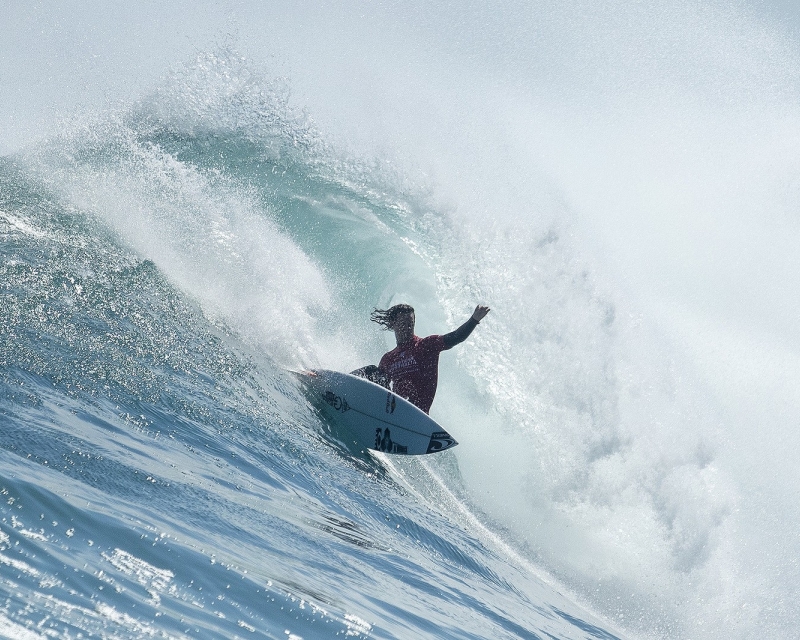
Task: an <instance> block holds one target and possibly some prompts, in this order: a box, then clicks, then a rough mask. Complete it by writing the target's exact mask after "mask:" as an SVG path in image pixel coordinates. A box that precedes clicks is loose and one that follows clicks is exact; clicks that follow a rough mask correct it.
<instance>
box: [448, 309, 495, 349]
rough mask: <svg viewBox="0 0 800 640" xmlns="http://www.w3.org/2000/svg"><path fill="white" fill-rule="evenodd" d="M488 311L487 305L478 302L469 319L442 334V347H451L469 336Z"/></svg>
mask: <svg viewBox="0 0 800 640" xmlns="http://www.w3.org/2000/svg"><path fill="white" fill-rule="evenodd" d="M489 311H490V309H489V307H485V306H483V305H480V304H479V305H478V306H477V307H475V311H473V312H472V316H471V317H470V319H469V320H467V321H466V322H465V323H464V324H462V325H461V326H460V327H459V328H458V329H456V330H455V331H451V332H450V333H446V334H445V335H443V336H442V338H443V339H444V348H445V349H452V348H453V347H455V346H456V345H457V344H461V343H462V342H464V340H466V339H467V338H468V337H469V334H470V333H472V330H473V329H474V328H475V327H477V326H478V324H480V321H481V320H483V319H484V318H485V317H486V314H487V313H489Z"/></svg>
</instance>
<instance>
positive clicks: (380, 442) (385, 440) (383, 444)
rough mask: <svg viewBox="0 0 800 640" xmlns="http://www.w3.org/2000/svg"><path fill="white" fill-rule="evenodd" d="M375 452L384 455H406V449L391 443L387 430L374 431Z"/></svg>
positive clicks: (389, 433) (390, 436)
mask: <svg viewBox="0 0 800 640" xmlns="http://www.w3.org/2000/svg"><path fill="white" fill-rule="evenodd" d="M373 448H374V449H376V450H377V451H383V452H384V453H408V447H406V446H403V445H402V444H397V443H396V442H392V434H391V432H390V431H389V429H375V446H374V447H373Z"/></svg>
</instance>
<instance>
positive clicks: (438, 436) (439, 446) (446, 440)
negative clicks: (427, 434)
mask: <svg viewBox="0 0 800 640" xmlns="http://www.w3.org/2000/svg"><path fill="white" fill-rule="evenodd" d="M457 444H458V442H456V439H455V438H454V437H453V436H451V435H450V434H449V433H447V431H437V432H436V433H432V434H431V440H430V442H429V443H428V450H427V451H426V453H435V452H437V451H444V450H445V449H450V448H451V447H455V446H456V445H457Z"/></svg>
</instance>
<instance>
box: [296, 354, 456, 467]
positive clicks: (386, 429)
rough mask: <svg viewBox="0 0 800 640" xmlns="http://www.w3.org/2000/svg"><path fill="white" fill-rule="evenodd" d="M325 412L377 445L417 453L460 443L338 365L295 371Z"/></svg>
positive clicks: (400, 400)
mask: <svg viewBox="0 0 800 640" xmlns="http://www.w3.org/2000/svg"><path fill="white" fill-rule="evenodd" d="M292 373H294V374H295V375H296V376H298V378H300V380H301V381H302V382H303V384H304V385H305V386H306V388H308V389H309V390H310V392H311V396H312V398H313V400H314V401H315V402H316V404H317V405H318V406H320V408H322V410H323V411H324V412H325V414H326V416H327V417H329V418H330V419H331V420H333V421H334V422H336V423H337V424H339V425H343V426H345V427H346V428H347V429H349V431H350V432H351V433H352V434H353V435H354V436H355V437H356V440H357V442H358V443H359V444H360V445H362V446H364V447H366V448H367V449H373V450H375V451H383V452H384V453H394V454H400V455H408V456H416V455H425V454H428V453H437V452H439V451H444V450H446V449H450V448H452V447H454V446H456V445H457V444H458V442H456V440H455V438H453V437H452V436H451V435H450V434H449V433H447V431H445V430H444V429H442V427H441V426H439V424H438V423H437V422H436V421H435V420H434V419H433V418H431V417H430V416H429V415H428V414H426V413H425V412H424V411H422V410H421V409H419V408H418V407H416V406H415V405H413V404H411V403H410V402H409V401H408V400H406V399H405V398H401V397H400V396H398V395H396V394H394V393H393V392H392V391H390V390H388V389H385V388H384V387H382V386H380V385H378V384H375V383H374V382H370V381H369V380H365V379H364V378H359V377H357V376H353V375H350V374H349V373H341V372H339V371H330V370H328V369H317V370H315V371H293V372H292Z"/></svg>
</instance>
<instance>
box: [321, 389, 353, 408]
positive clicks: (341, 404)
mask: <svg viewBox="0 0 800 640" xmlns="http://www.w3.org/2000/svg"><path fill="white" fill-rule="evenodd" d="M322 398H323V400H325V402H327V403H328V404H329V405H331V406H332V407H333V408H334V409H336V411H341V412H342V413H344V412H345V411H348V410H349V409H350V405H349V404H347V398H342V396H337V395H336V394H335V393H334V392H333V391H326V392H325V393H324V394H322Z"/></svg>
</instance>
